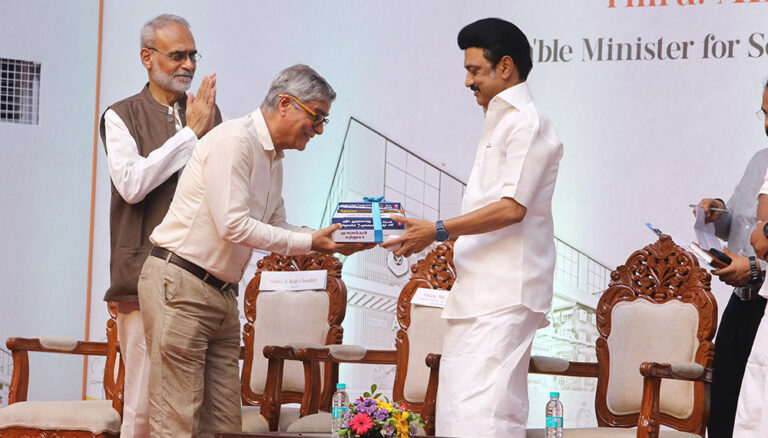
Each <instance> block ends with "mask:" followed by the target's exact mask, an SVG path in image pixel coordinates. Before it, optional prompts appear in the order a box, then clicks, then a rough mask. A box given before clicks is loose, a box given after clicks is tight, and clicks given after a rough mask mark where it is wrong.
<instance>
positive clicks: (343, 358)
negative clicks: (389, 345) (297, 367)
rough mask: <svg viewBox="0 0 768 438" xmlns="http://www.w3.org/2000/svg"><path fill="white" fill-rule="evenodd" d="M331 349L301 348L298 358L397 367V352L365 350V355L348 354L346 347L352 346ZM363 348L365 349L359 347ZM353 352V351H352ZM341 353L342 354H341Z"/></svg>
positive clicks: (309, 360) (297, 354) (298, 351)
mask: <svg viewBox="0 0 768 438" xmlns="http://www.w3.org/2000/svg"><path fill="white" fill-rule="evenodd" d="M330 347H331V348H299V349H298V350H297V351H296V357H297V358H298V359H299V360H301V361H303V362H315V361H319V362H335V363H364V364H380V365H396V364H397V351H395V350H365V349H363V351H364V354H362V355H360V354H357V351H354V352H352V353H350V354H346V353H347V351H346V350H345V348H344V347H354V346H350V345H339V346H330ZM359 348H361V349H362V348H363V347H359ZM350 350H351V349H350ZM340 353H341V354H340Z"/></svg>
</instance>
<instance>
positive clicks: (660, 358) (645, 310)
mask: <svg viewBox="0 0 768 438" xmlns="http://www.w3.org/2000/svg"><path fill="white" fill-rule="evenodd" d="M611 321H612V322H611V333H610V335H609V336H608V350H609V351H610V356H611V361H610V371H609V377H608V391H607V394H606V404H607V405H608V409H609V410H610V411H611V412H613V413H614V414H617V415H626V414H633V413H637V412H640V406H641V404H642V398H643V376H642V375H641V374H640V363H642V362H659V363H670V362H694V361H695V359H696V352H697V350H698V348H699V341H698V338H697V337H696V334H697V331H698V329H699V313H698V310H697V309H696V307H695V306H694V305H693V304H689V303H683V302H680V301H669V302H666V303H664V304H656V303H651V302H649V301H647V300H644V299H636V300H634V301H624V302H620V303H617V304H616V305H615V306H614V307H613V311H612V315H611ZM671 333H674V336H670V334H671ZM693 406H694V403H693V383H692V382H687V381H679V380H664V381H663V382H662V383H661V399H660V402H659V410H660V411H661V412H663V413H666V414H669V415H672V416H673V417H677V418H688V417H689V416H690V415H691V412H693Z"/></svg>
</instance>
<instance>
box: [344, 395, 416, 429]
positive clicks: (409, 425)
mask: <svg viewBox="0 0 768 438" xmlns="http://www.w3.org/2000/svg"><path fill="white" fill-rule="evenodd" d="M343 418H344V421H343V422H342V424H341V429H339V436H340V437H365V438H379V437H381V438H389V437H396V438H409V437H410V436H411V435H412V434H414V433H415V432H416V428H417V427H423V426H424V423H422V422H421V417H420V416H419V415H417V414H414V413H413V412H411V411H409V410H408V407H407V406H406V405H405V403H403V402H400V403H395V402H391V401H389V399H388V398H386V397H384V398H382V397H381V394H376V385H372V386H371V392H366V393H364V394H363V396H362V397H360V398H359V399H357V400H355V401H353V402H351V403H350V404H349V409H347V413H346V414H345V415H344V417H343Z"/></svg>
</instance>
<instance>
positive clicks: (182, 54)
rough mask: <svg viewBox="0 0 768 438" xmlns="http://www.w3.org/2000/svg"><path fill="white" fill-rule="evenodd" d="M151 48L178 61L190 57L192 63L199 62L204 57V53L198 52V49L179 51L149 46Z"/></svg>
mask: <svg viewBox="0 0 768 438" xmlns="http://www.w3.org/2000/svg"><path fill="white" fill-rule="evenodd" d="M147 49H149V50H154V51H155V52H160V53H162V54H163V55H165V56H167V57H169V58H171V59H172V60H174V61H176V62H184V61H186V60H187V58H189V60H190V61H192V64H197V61H199V60H200V58H202V57H203V55H201V54H199V53H197V50H180V51H177V52H171V53H168V52H163V51H162V50H159V49H156V48H154V47H147Z"/></svg>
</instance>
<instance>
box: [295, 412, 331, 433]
mask: <svg viewBox="0 0 768 438" xmlns="http://www.w3.org/2000/svg"><path fill="white" fill-rule="evenodd" d="M285 431H286V432H290V433H311V432H316V433H324V434H325V436H328V435H329V434H330V433H331V414H330V412H318V413H317V414H312V415H307V416H306V417H301V418H299V419H298V420H296V421H294V422H293V424H291V425H290V426H288V428H287V429H286V430H285Z"/></svg>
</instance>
